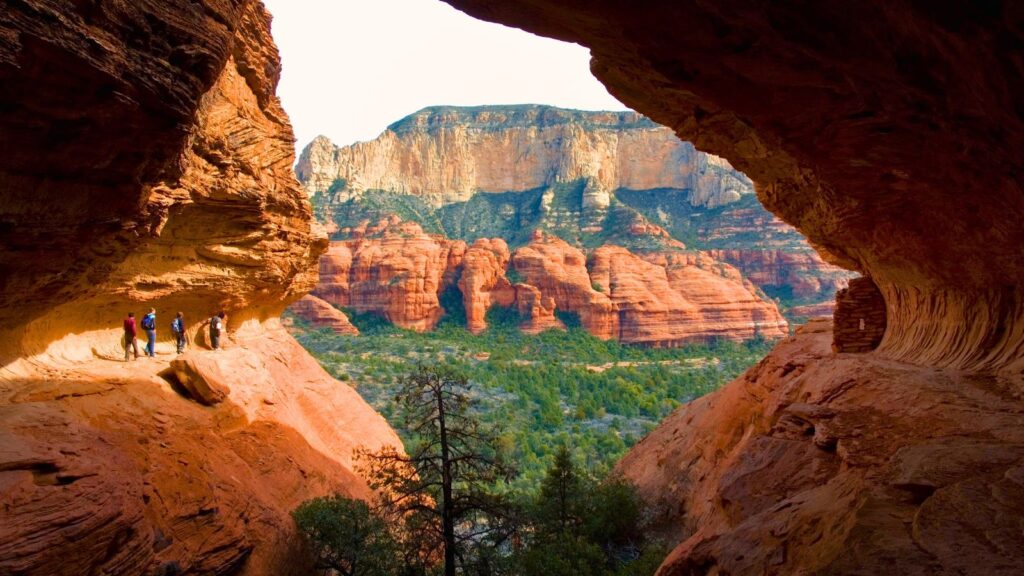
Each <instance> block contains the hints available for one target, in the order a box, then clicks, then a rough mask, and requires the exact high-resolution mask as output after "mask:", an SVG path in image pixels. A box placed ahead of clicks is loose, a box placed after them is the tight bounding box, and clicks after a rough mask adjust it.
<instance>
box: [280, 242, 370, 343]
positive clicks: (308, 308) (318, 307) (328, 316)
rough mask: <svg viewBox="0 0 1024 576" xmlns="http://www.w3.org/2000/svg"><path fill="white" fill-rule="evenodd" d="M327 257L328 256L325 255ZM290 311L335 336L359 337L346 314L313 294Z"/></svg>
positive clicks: (301, 300) (292, 306)
mask: <svg viewBox="0 0 1024 576" xmlns="http://www.w3.org/2000/svg"><path fill="white" fill-rule="evenodd" d="M325 257H326V255H325ZM288 311H289V312H291V313H292V314H295V315H296V316H298V317H299V318H302V319H303V320H306V321H307V322H309V323H310V324H312V325H313V326H316V327H318V328H330V329H331V330H332V331H334V333H335V334H344V335H346V336H358V335H359V329H358V328H356V327H355V326H353V325H352V322H351V321H349V319H348V316H346V315H345V313H344V312H342V311H341V310H338V309H337V308H335V307H334V306H331V304H330V303H329V302H326V301H324V300H321V299H320V298H317V297H316V296H313V295H312V294H307V295H305V296H303V297H302V298H299V299H298V300H297V301H295V302H294V303H292V305H291V306H289V307H288Z"/></svg>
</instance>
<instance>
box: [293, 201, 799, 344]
mask: <svg viewBox="0 0 1024 576" xmlns="http://www.w3.org/2000/svg"><path fill="white" fill-rule="evenodd" d="M354 234H355V236H356V237H355V238H353V239H351V240H343V241H335V242H332V243H331V247H330V249H329V250H328V252H327V254H325V255H324V256H323V257H322V259H321V263H320V284H319V285H318V286H317V288H316V290H315V291H314V293H315V294H316V296H317V297H318V298H322V299H323V300H324V301H326V302H328V303H330V304H332V305H333V306H336V307H339V308H346V309H350V310H351V311H353V312H356V313H360V314H363V313H373V314H376V315H378V316H382V317H383V318H385V319H387V320H388V321H389V322H391V323H393V324H395V325H397V326H400V327H402V328H406V329H410V330H416V331H425V330H432V329H433V328H434V327H435V326H436V325H437V323H438V322H439V321H440V320H441V318H442V317H443V316H444V315H445V314H446V312H451V310H448V311H446V310H445V309H444V307H443V306H442V303H441V300H442V297H443V295H444V293H445V292H446V291H448V290H457V291H458V292H459V293H460V294H461V303H462V306H463V308H464V310H465V315H466V327H467V328H468V329H469V330H470V331H471V332H474V333H479V332H481V331H483V330H485V329H486V328H487V320H486V317H487V312H488V310H490V309H491V308H493V307H502V308H514V309H516V310H517V311H519V312H520V315H521V316H522V322H523V329H524V330H525V331H527V332H537V331H540V330H543V329H546V328H559V327H562V328H564V326H563V325H562V323H561V322H560V321H559V320H558V319H557V317H556V316H555V313H556V312H559V311H561V312H569V313H572V314H575V315H577V316H578V317H579V321H580V324H581V326H582V327H583V328H584V329H586V330H587V331H588V332H590V333H591V334H593V335H594V336H597V337H598V338H602V339H617V340H619V341H620V342H624V343H628V344H642V345H647V346H676V345H682V344H686V343H692V342H708V341H711V340H713V339H726V340H733V341H742V340H748V339H751V338H754V337H763V338H768V339H774V338H780V337H782V336H785V335H786V334H788V324H787V322H786V320H785V319H784V318H783V317H782V315H781V314H780V313H779V310H778V308H777V307H776V305H775V304H774V303H772V302H770V301H767V300H765V299H764V298H763V297H762V296H761V295H760V292H759V291H758V290H757V289H756V288H755V287H754V286H753V285H752V284H751V283H750V282H748V281H746V280H744V279H743V276H742V275H741V274H740V272H739V271H738V270H736V269H735V268H733V267H732V266H729V265H728V264H724V263H721V262H718V261H716V260H714V259H713V258H711V257H710V256H708V255H706V254H703V253H684V252H666V253H661V252H659V253H651V254H646V255H643V256H641V255H637V254H634V253H632V252H630V251H629V250H626V249H625V248H621V247H618V246H603V247H601V248H598V249H597V250H596V251H594V252H593V254H591V256H590V258H589V261H588V257H587V255H586V254H584V252H583V251H581V250H580V249H578V248H575V247H573V246H570V245H569V244H568V243H566V242H565V241H564V240H561V239H559V238H558V237H556V236H552V235H548V234H544V233H542V232H539V231H538V232H535V233H534V235H533V237H532V239H531V241H530V242H529V243H528V244H526V245H525V246H521V247H519V248H516V249H515V250H514V251H510V250H509V248H508V245H507V244H506V243H505V241H504V240H502V239H500V238H493V239H479V240H477V241H476V242H474V243H473V244H472V245H471V246H469V247H468V248H467V246H466V244H465V243H464V242H462V241H461V240H449V239H446V238H445V237H443V236H440V235H436V234H427V233H425V232H423V229H422V228H420V227H419V226H418V225H416V224H414V223H411V222H399V221H397V220H395V219H392V220H390V221H382V222H381V223H379V224H377V225H372V226H366V227H363V228H361V229H360V230H358V231H355V232H354ZM510 276H512V277H513V278H514V279H515V282H513V281H512V280H511V279H510V278H509V277H510ZM308 307H309V304H306V303H302V302H301V301H300V303H299V305H298V306H297V307H293V310H294V311H295V312H296V313H297V314H298V315H300V316H301V315H303V314H304V312H303V311H304V310H306V309H307V308H308ZM305 315H306V317H309V314H308V313H305ZM333 322H334V321H333V320H331V319H328V323H331V324H333ZM322 325H327V324H326V323H325V324H322Z"/></svg>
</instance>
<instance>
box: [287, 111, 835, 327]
mask: <svg viewBox="0 0 1024 576" xmlns="http://www.w3.org/2000/svg"><path fill="white" fill-rule="evenodd" d="M297 171H298V174H299V177H300V180H301V181H302V183H303V186H304V187H305V189H306V191H307V192H308V193H309V194H310V195H311V198H312V199H313V202H314V204H315V205H316V207H317V209H316V215H317V217H318V218H319V219H320V220H321V221H322V222H324V223H325V224H326V225H327V226H328V228H329V229H330V230H331V232H332V238H334V239H337V240H343V239H346V238H348V237H349V236H350V235H351V234H352V233H353V232H356V231H357V230H358V229H359V228H360V227H365V226H366V225H368V224H369V223H371V222H376V221H377V220H379V219H382V218H389V217H391V216H397V217H400V218H401V219H403V220H406V221H414V222H416V223H418V224H420V225H421V226H422V227H423V228H424V229H426V230H428V231H430V232H431V233H436V234H443V235H445V236H447V237H449V238H454V239H460V240H464V241H466V242H470V243H472V242H473V241H475V240H478V239H481V238H496V237H497V238H501V239H503V240H504V241H506V242H507V243H508V244H509V245H510V246H512V247H513V248H516V247H519V246H522V245H523V244H526V243H528V242H529V240H530V234H531V233H532V232H533V231H535V230H542V231H544V232H546V233H549V234H554V235H557V236H559V237H561V238H562V239H563V240H566V241H568V242H569V243H570V244H573V245H575V246H577V247H579V248H583V249H585V250H588V251H589V250H592V249H594V248H597V247H599V246H601V245H603V244H611V245H617V246H622V247H625V248H627V249H630V250H632V251H642V252H648V251H660V250H664V249H670V248H678V249H683V248H689V249H692V250H714V251H715V252H713V254H714V257H715V258H717V259H720V260H722V259H724V260H726V261H727V262H729V263H730V264H733V265H734V266H737V267H738V268H740V269H741V270H742V271H743V273H744V274H746V275H747V276H748V277H749V278H750V279H751V280H752V281H753V282H754V284H755V285H757V286H759V287H761V288H762V289H764V290H766V291H768V292H769V294H771V295H772V296H773V297H777V298H779V300H780V303H781V304H782V305H783V306H784V307H789V306H794V305H807V304H821V303H823V302H827V301H831V299H832V298H833V295H834V293H835V291H836V290H837V289H839V288H841V287H842V286H844V285H845V282H846V280H847V279H848V278H850V277H851V276H852V274H851V273H850V272H848V271H846V270H844V269H842V268H839V267H836V266H833V265H830V264H827V263H826V262H824V261H823V260H822V259H821V258H820V257H818V256H817V255H816V254H815V251H814V249H813V248H811V246H809V245H808V244H807V242H806V240H805V239H804V238H803V237H802V236H801V235H800V234H799V233H797V232H796V231H795V230H794V229H793V228H792V227H791V226H789V225H787V224H786V223H784V222H782V221H781V220H779V219H778V218H776V217H775V216H774V215H772V214H771V213H769V212H767V211H766V210H765V209H764V208H763V207H762V206H761V205H760V204H759V203H758V202H757V200H756V198H755V197H754V190H753V186H752V184H751V183H750V182H749V181H748V180H747V177H746V176H744V175H743V174H742V173H740V172H738V171H736V170H734V169H733V168H732V167H731V166H730V165H729V164H728V163H727V162H725V161H723V160H722V159H721V158H718V157H716V156H711V155H708V154H704V153H702V152H698V151H696V150H695V149H694V148H693V146H692V145H691V144H690V143H688V142H684V141H682V140H680V139H679V138H678V137H676V135H675V134H674V133H673V132H672V131H671V130H669V129H668V128H665V127H662V126H657V125H655V124H653V123H652V122H651V121H649V120H648V119H647V118H645V117H643V116H641V115H639V114H636V113H633V112H614V113H613V112H586V111H579V110H565V109H561V108H554V107H551V106H540V105H506V106H485V107H478V108H466V107H434V108H427V109H425V110H422V111H420V112H417V113H415V114H412V115H411V116H408V117H406V118H404V119H402V120H400V121H398V122H396V123H394V124H392V125H391V126H390V127H388V128H387V129H386V130H385V131H384V133H383V134H382V135H381V136H380V137H379V138H377V139H375V140H373V141H370V142H361V143H357V144H353V145H351V146H341V147H338V146H335V145H334V144H333V143H331V142H330V141H329V140H327V139H326V138H325V137H318V138H317V139H316V140H314V141H313V142H311V143H310V144H309V145H308V146H306V148H305V149H304V151H303V153H302V155H301V157H300V160H299V164H298V168H297Z"/></svg>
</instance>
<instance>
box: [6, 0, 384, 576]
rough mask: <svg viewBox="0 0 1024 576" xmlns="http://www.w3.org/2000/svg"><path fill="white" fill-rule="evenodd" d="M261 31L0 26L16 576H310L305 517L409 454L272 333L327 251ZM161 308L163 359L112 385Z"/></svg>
mask: <svg viewBox="0 0 1024 576" xmlns="http://www.w3.org/2000/svg"><path fill="white" fill-rule="evenodd" d="M269 29H270V17H269V15H268V14H267V13H266V11H265V10H264V9H263V7H262V5H261V4H260V3H259V2H257V1H248V0H226V1H218V2H185V1H176V0H171V1H169V2H162V3H153V2H134V3H125V2H120V3H118V2H114V3H110V2H102V3H99V2H71V1H57V2H42V1H27V2H15V3H8V4H7V5H5V7H4V9H3V10H2V11H0V38H2V40H0V101H2V102H3V106H0V134H2V136H0V144H2V150H3V154H2V155H0V156H2V160H0V240H2V241H3V244H4V246H5V248H7V249H5V250H3V251H2V252H0V504H2V505H0V573H4V574H8V573H13V574H179V573H192V574H282V573H289V572H291V571H298V572H301V571H303V570H305V569H306V568H308V567H306V566H304V565H303V564H302V556H300V555H298V554H296V552H297V551H298V547H297V545H298V542H296V535H295V528H294V522H293V521H292V519H291V518H290V516H289V513H290V511H291V510H292V509H293V508H294V507H295V506H296V505H297V504H298V503H300V502H302V501H303V500H306V499H308V498H312V497H314V496H320V495H324V494H328V493H331V492H340V493H343V494H348V495H351V496H353V497H368V496H369V491H368V489H367V488H366V484H365V482H364V481H363V480H362V479H360V478H358V477H356V476H355V475H354V474H353V473H352V467H353V465H352V451H353V449H354V448H356V447H358V446H363V445H366V446H368V447H380V446H382V445H384V444H392V445H399V441H398V438H397V436H396V435H395V434H394V432H393V431H392V430H391V429H390V427H388V425H387V424H386V422H385V421H384V420H383V418H381V417H380V416H379V415H378V414H376V413H375V412H374V411H373V410H372V409H371V408H370V407H369V406H368V405H367V404H365V403H364V402H363V401H362V400H361V399H360V398H359V396H358V394H356V393H355V391H354V390H352V389H351V388H349V387H348V386H345V385H342V384H341V383H339V382H337V381H335V380H334V379H332V378H331V377H330V376H329V375H327V374H326V373H325V372H324V371H323V370H322V369H321V368H320V367H319V365H317V363H316V362H315V360H313V359H312V358H311V357H310V356H309V355H308V354H307V353H306V352H305V351H304V350H302V348H301V347H300V346H299V345H298V344H297V343H296V342H295V341H294V340H293V339H292V338H291V337H290V336H288V335H287V333H285V332H284V330H283V329H281V328H280V326H279V324H278V321H277V319H276V317H277V315H278V314H279V313H280V311H281V310H282V309H283V308H284V307H285V306H286V305H287V304H288V303H289V302H291V301H293V300H296V299H298V298H299V297H300V296H301V295H302V294H304V293H305V292H307V291H309V290H310V289H312V287H313V286H314V284H315V281H316V273H315V272H316V271H315V264H316V261H317V259H318V257H319V255H320V253H321V252H323V250H324V249H325V248H326V244H327V242H326V236H325V234H324V233H323V232H322V231H320V230H319V227H318V226H317V225H316V224H315V222H314V221H313V219H312V211H311V208H310V206H309V203H308V200H307V198H306V196H305V193H304V192H303V191H302V190H301V189H300V188H299V185H298V182H297V181H296V180H295V178H294V174H293V173H292V168H291V167H292V164H293V161H294V152H293V137H292V133H291V128H290V126H289V124H288V120H287V117H286V116H285V114H284V112H283V111H282V110H281V107H280V104H279V102H278V100H277V98H276V96H275V95H274V91H275V87H276V83H277V76H278V74H279V72H280V61H279V59H278V55H277V51H276V49H275V47H274V45H273V42H272V41H271V39H270V33H269ZM150 306H153V307H155V308H157V311H158V324H157V330H158V334H159V335H160V341H159V342H158V344H157V358H156V359H154V360H150V359H142V360H139V361H136V362H132V363H122V362H120V359H121V358H122V350H121V349H120V341H121V329H120V326H121V319H122V318H123V317H124V316H125V314H126V313H127V312H128V311H129V310H134V311H135V312H136V313H137V314H139V313H141V312H144V311H145V310H146V309H147V308H149V307H150ZM218 310H225V311H227V313H228V318H229V323H228V330H229V332H228V334H229V336H230V337H229V338H225V342H224V344H225V346H224V350H221V351H219V352H213V351H209V350H205V349H204V345H203V340H204V338H202V337H201V334H202V333H203V330H204V328H203V322H204V321H205V320H206V319H207V318H209V317H210V316H211V315H212V314H213V313H215V312H216V311H218ZM177 311H182V312H184V314H185V318H186V322H187V332H188V337H189V341H190V342H191V344H192V349H191V350H190V351H189V353H188V354H187V355H186V356H183V357H182V365H181V366H179V368H182V372H183V375H185V376H187V379H188V381H189V383H191V384H195V385H193V386H192V388H191V394H189V395H188V396H187V397H186V396H182V395H180V394H179V392H178V390H181V389H184V390H188V387H184V388H179V389H177V390H176V389H175V388H174V387H172V384H171V382H169V381H168V380H177V378H176V377H174V376H171V377H169V378H168V380H164V379H163V378H161V377H160V376H158V374H164V375H167V374H170V373H172V372H173V370H172V369H171V368H170V360H171V355H170V350H172V345H171V344H170V343H169V342H168V340H169V337H170V334H169V332H170V331H169V329H168V328H169V323H170V319H171V318H172V317H173V316H174V312H177ZM200 383H201V384H202V385H199V384H200ZM196 400H199V401H201V402H202V403H200V402H197V401H196ZM204 404H208V405H209V406H207V405H204Z"/></svg>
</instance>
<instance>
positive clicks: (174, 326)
mask: <svg viewBox="0 0 1024 576" xmlns="http://www.w3.org/2000/svg"><path fill="white" fill-rule="evenodd" d="M184 331H185V330H183V326H182V325H181V319H180V318H175V319H174V320H171V332H174V333H175V334H181V333H182V332H184Z"/></svg>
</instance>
